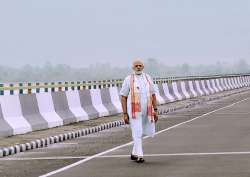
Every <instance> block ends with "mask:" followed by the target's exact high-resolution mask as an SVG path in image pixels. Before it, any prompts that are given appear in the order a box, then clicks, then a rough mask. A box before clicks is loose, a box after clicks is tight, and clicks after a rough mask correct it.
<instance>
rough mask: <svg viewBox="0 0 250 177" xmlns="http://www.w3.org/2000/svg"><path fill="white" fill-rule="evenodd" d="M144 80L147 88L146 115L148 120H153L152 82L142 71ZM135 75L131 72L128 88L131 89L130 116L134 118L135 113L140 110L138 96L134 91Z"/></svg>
mask: <svg viewBox="0 0 250 177" xmlns="http://www.w3.org/2000/svg"><path fill="white" fill-rule="evenodd" d="M142 76H143V79H144V82H145V83H146V89H147V117H148V120H149V121H150V122H154V116H153V103H152V101H153V98H152V89H151V88H152V84H153V83H151V82H150V80H149V78H148V76H147V75H146V74H144V73H142ZM135 87H136V86H135V75H134V74H132V75H131V77H130V90H131V108H132V118H133V119H136V113H138V112H141V104H140V99H139V98H140V97H139V95H138V92H135Z"/></svg>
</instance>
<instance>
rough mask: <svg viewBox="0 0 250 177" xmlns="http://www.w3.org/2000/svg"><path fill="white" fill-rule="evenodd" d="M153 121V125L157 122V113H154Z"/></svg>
mask: <svg viewBox="0 0 250 177" xmlns="http://www.w3.org/2000/svg"><path fill="white" fill-rule="evenodd" d="M154 121H155V123H156V122H157V121H158V114H157V112H154Z"/></svg>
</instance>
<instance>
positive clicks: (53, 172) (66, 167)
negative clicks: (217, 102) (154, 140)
mask: <svg viewBox="0 0 250 177" xmlns="http://www.w3.org/2000/svg"><path fill="white" fill-rule="evenodd" d="M248 99H249V97H248V98H245V99H243V100H240V101H237V102H235V103H233V104H230V105H228V106H225V107H222V108H219V109H216V110H214V111H211V112H208V113H205V114H202V115H200V116H197V117H195V118H193V119H190V120H188V121H185V122H182V123H179V124H176V125H174V126H172V127H169V128H166V129H164V130H161V131H158V132H156V133H155V135H158V134H160V133H163V132H165V131H168V130H171V129H173V128H176V127H178V126H180V125H183V124H186V123H189V122H192V121H194V120H196V119H200V118H202V117H204V116H207V115H209V114H212V113H215V112H217V111H220V110H223V109H226V108H229V107H232V106H234V105H235V104H239V103H241V102H244V101H246V100H248ZM146 138H148V136H146V137H144V139H146ZM132 143H133V141H131V142H129V143H126V144H123V145H120V146H117V147H115V148H112V149H109V150H107V151H103V152H101V153H98V154H95V155H93V156H90V157H88V158H86V159H83V160H80V161H78V162H76V163H73V164H70V165H68V166H65V167H62V168H60V169H57V170H55V171H52V172H49V173H47V174H44V175H42V176H40V177H48V176H51V175H54V174H57V173H60V172H62V171H65V170H68V169H70V168H72V167H75V166H78V165H80V164H83V163H85V162H88V161H90V160H92V159H94V158H97V157H100V156H102V155H104V154H107V153H110V152H113V151H115V150H117V149H120V148H123V147H126V146H128V145H131V144H132Z"/></svg>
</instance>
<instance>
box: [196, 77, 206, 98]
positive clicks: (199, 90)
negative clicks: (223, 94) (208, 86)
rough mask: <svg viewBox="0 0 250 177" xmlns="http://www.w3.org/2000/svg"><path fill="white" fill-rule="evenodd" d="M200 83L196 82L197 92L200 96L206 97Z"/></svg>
mask: <svg viewBox="0 0 250 177" xmlns="http://www.w3.org/2000/svg"><path fill="white" fill-rule="evenodd" d="M199 82H200V81H198V80H196V81H195V85H196V88H197V90H198V92H199V94H200V95H205V93H204V92H203V91H202V90H201V87H200V83H199Z"/></svg>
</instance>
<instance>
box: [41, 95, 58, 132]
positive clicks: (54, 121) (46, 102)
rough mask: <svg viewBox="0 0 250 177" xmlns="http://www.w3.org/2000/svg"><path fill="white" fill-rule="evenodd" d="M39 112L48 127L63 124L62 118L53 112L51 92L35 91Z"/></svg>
mask: <svg viewBox="0 0 250 177" xmlns="http://www.w3.org/2000/svg"><path fill="white" fill-rule="evenodd" d="M36 98H37V103H38V108H39V112H40V114H41V115H42V116H43V118H44V119H45V120H46V121H47V122H48V126H49V128H52V127H56V126H61V125H63V120H62V118H61V117H59V116H58V114H57V113H56V112H55V108H54V104H53V100H52V96H51V93H36Z"/></svg>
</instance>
